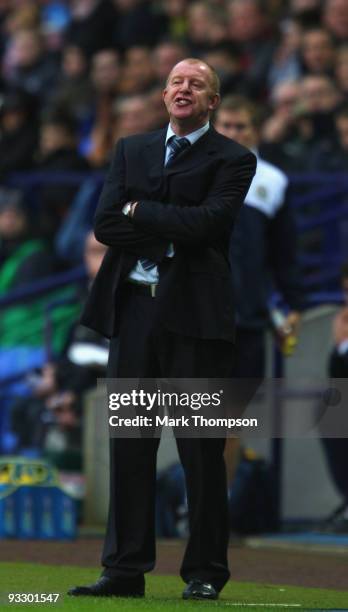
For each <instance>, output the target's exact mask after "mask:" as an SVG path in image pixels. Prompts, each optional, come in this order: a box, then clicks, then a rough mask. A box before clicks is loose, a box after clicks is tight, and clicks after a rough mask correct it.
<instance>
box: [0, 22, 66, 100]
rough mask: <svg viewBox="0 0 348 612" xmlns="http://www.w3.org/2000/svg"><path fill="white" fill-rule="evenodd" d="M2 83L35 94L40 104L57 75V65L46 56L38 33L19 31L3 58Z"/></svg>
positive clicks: (34, 31)
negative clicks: (3, 80)
mask: <svg viewBox="0 0 348 612" xmlns="http://www.w3.org/2000/svg"><path fill="white" fill-rule="evenodd" d="M4 62H5V67H6V69H5V81H6V82H7V83H8V84H9V85H11V86H17V87H21V88H22V89H24V90H25V91H27V92H28V93H30V94H33V95H36V96H37V98H38V100H39V103H40V104H43V103H44V101H45V100H46V98H47V96H48V94H49V93H50V91H51V89H52V87H53V86H54V83H55V79H56V75H57V68H58V67H57V63H56V61H55V60H54V59H53V57H52V56H50V55H49V54H47V53H46V50H45V46H44V40H43V37H42V34H41V32H40V30H34V29H32V30H19V31H17V32H15V34H14V35H13V37H12V39H11V41H10V45H9V48H8V51H7V53H6V57H5V60H4Z"/></svg>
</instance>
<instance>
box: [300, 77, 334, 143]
mask: <svg viewBox="0 0 348 612" xmlns="http://www.w3.org/2000/svg"><path fill="white" fill-rule="evenodd" d="M341 101H342V95H341V93H340V91H339V89H338V88H337V85H336V84H335V82H334V81H333V80H332V79H331V78H330V77H328V76H326V75H323V74H322V75H319V74H318V75H308V76H306V77H304V78H303V79H302V80H301V96H300V103H299V105H298V108H297V115H298V125H299V129H300V131H301V133H302V137H303V139H304V140H307V141H308V142H310V143H311V146H312V148H313V147H315V146H317V145H319V143H322V142H323V141H325V140H331V139H332V134H333V131H334V121H333V115H334V112H335V111H336V110H337V108H338V105H339V104H340V102H341Z"/></svg>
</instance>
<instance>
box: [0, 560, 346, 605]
mask: <svg viewBox="0 0 348 612" xmlns="http://www.w3.org/2000/svg"><path fill="white" fill-rule="evenodd" d="M98 575H99V571H98V570H91V569H90V568H89V569H84V568H79V567H60V566H56V567H53V566H50V565H34V564H26V563H0V585H1V587H0V589H1V598H0V609H1V610H4V611H5V610H28V609H30V610H39V609H43V608H44V609H53V610H54V609H56V606H55V605H54V604H25V605H24V604H22V605H20V604H8V605H6V606H5V605H4V604H5V603H6V597H5V594H7V593H9V592H12V593H60V594H61V595H60V605H59V606H58V609H57V610H59V609H60V608H62V607H64V609H65V610H66V611H67V612H68V611H69V610H76V611H81V612H85V611H87V612H88V611H90V610H96V612H99V611H100V612H103V611H104V610H105V611H107V610H110V611H111V610H113V611H116V610H121V611H122V612H123V611H125V612H128V611H129V612H134V611H135V610H136V611H139V612H147V611H148V612H162V611H163V612H171V611H172V610H174V611H176V610H185V611H187V612H191V611H193V610H196V611H197V612H198V610H203V609H204V610H217V609H219V610H222V609H225V610H227V609H230V610H231V611H232V610H244V611H245V610H247V609H249V610H256V611H258V612H260V611H261V610H262V611H263V612H265V611H266V610H279V609H282V610H284V609H288V610H291V609H293V610H308V609H317V610H324V609H329V610H330V609H348V591H334V590H328V589H305V588H300V587H290V586H283V587H280V586H279V585H267V584H255V583H248V582H238V583H234V582H230V583H229V584H228V585H227V586H226V587H225V589H224V590H223V592H222V594H221V596H220V599H219V600H218V601H216V602H201V601H199V602H198V601H197V602H192V601H183V600H182V599H181V592H182V589H183V586H184V585H183V583H182V581H181V580H180V578H177V577H174V576H151V575H150V576H147V581H146V583H147V590H146V598H145V599H136V600H130V599H121V598H110V599H109V598H106V599H102V600H100V599H96V598H93V599H91V598H85V597H83V598H72V597H68V596H66V595H65V593H66V591H67V589H68V588H69V587H70V586H74V585H76V584H88V583H90V582H93V581H94V580H95V579H96V578H97V577H98ZM238 604H241V605H238ZM246 604H255V605H253V606H250V607H249V606H246ZM261 604H263V605H261ZM265 604H266V605H265ZM271 604H277V605H274V606H272V605H271ZM286 604H292V606H289V607H287V606H286ZM294 604H296V606H294Z"/></svg>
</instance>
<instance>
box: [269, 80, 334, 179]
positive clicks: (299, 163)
mask: <svg viewBox="0 0 348 612" xmlns="http://www.w3.org/2000/svg"><path fill="white" fill-rule="evenodd" d="M296 87H297V90H295V89H293V92H292V93H291V92H290V96H289V100H291V104H289V105H288V106H287V108H285V107H284V106H282V105H281V107H282V108H280V107H279V105H278V107H277V106H276V108H275V113H274V114H273V116H271V117H270V118H269V119H268V120H267V121H266V122H265V124H264V126H263V131H262V140H263V143H262V153H263V155H264V156H265V157H266V159H268V160H269V161H271V162H276V161H277V163H278V164H279V165H280V166H281V167H282V168H283V169H284V170H288V171H295V172H305V171H306V170H308V169H309V168H311V167H312V157H313V155H315V153H316V151H317V150H318V149H319V148H320V147H322V146H324V147H326V146H328V145H329V144H330V143H331V142H332V138H333V134H334V121H333V114H334V113H335V111H336V110H337V108H338V105H339V103H340V102H341V99H342V96H341V93H340V91H339V90H338V88H337V86H336V84H335V83H334V81H333V80H332V79H331V78H330V77H328V76H326V75H324V74H317V75H314V74H313V75H308V76H305V77H303V78H302V79H301V80H300V81H299V82H298V84H297V85H296ZM279 92H280V93H281V94H282V95H281V96H280V99H283V100H284V97H283V96H284V84H283V85H282V86H280V88H277V90H276V91H275V92H274V94H273V95H274V100H275V103H276V105H277V101H278V103H279ZM285 92H286V95H285V99H287V96H288V94H289V91H287V90H285ZM296 92H297V93H298V99H297V101H296V100H295V94H296Z"/></svg>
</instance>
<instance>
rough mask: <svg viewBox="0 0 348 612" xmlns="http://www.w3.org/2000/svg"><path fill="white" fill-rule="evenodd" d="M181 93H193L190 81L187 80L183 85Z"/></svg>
mask: <svg viewBox="0 0 348 612" xmlns="http://www.w3.org/2000/svg"><path fill="white" fill-rule="evenodd" d="M180 91H191V84H190V81H189V80H185V81H183V82H182V83H181V87H180Z"/></svg>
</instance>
